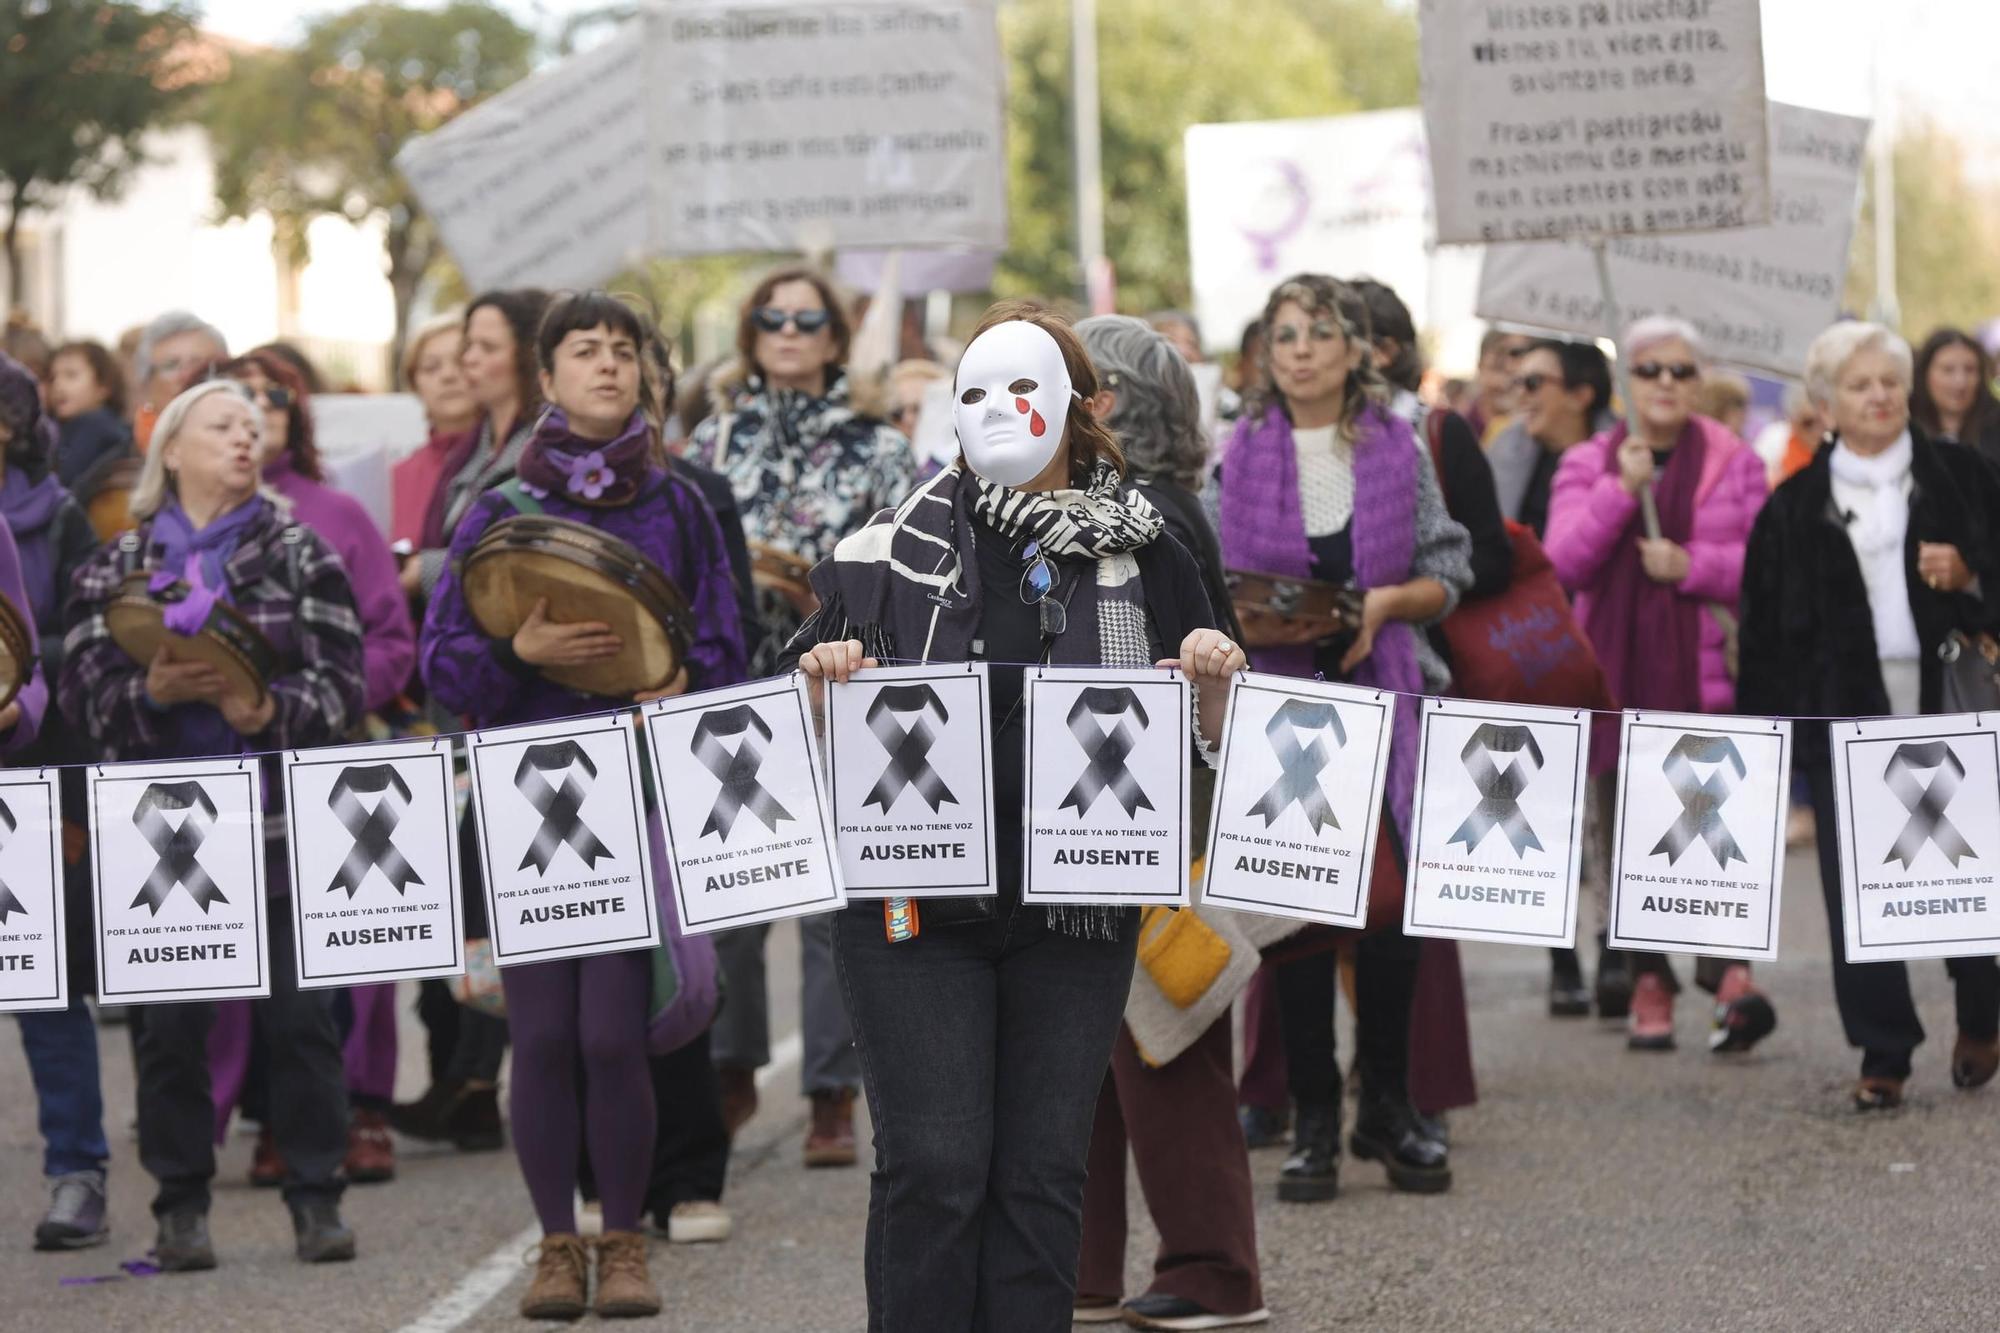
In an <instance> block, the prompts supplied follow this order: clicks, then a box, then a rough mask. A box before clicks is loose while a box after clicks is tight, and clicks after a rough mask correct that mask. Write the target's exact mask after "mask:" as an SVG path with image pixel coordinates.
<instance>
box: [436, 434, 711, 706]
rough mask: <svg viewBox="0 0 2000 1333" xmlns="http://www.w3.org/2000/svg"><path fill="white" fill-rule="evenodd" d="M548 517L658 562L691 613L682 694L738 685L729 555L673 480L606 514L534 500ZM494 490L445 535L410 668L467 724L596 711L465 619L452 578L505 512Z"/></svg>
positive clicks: (468, 615)
mask: <svg viewBox="0 0 2000 1333" xmlns="http://www.w3.org/2000/svg"><path fill="white" fill-rule="evenodd" d="M539 503H540V504H541V506H542V508H543V510H544V511H545V512H546V513H547V514H548V515H549V516H550V517H551V518H566V519H570V520H572V521H573V522H577V523H587V524H589V525H590V526H592V527H595V528H599V529H602V530H603V531H604V532H607V533H609V534H610V535H611V536H613V537H617V538H619V539H620V540H621V541H625V542H628V543H630V544H631V545H632V546H634V547H637V548H638V550H639V551H640V552H641V553H642V554H643V555H645V557H646V558H647V559H649V560H651V561H652V562H653V563H654V564H656V565H658V566H659V567H660V569H661V570H662V571H663V572H664V573H665V574H666V576H667V577H668V578H670V579H672V580H673V581H674V586H675V587H677V588H679V589H680V590H681V592H682V593H683V594H684V595H685V596H686V597H687V599H688V602H689V604H690V606H691V607H692V608H693V611H694V642H693V643H692V644H691V645H690V646H689V648H688V660H687V669H688V688H689V689H690V690H704V689H714V688H716V687H718V686H722V685H733V684H735V683H736V682H737V681H739V680H741V679H743V675H744V670H745V667H744V656H743V633H742V629H741V627H740V623H739V616H738V614H737V607H736V587H735V584H734V583H733V582H732V581H731V579H730V574H729V557H728V556H727V554H725V552H724V550H723V545H722V532H721V529H720V528H719V527H717V525H716V522H715V514H714V511H712V510H711V509H709V507H708V505H707V503H706V502H705V501H704V500H703V499H702V498H701V494H700V492H698V491H697V490H695V488H694V487H693V486H692V485H690V484H689V483H688V482H685V481H683V480H681V479H680V478H679V477H677V476H669V475H667V474H665V473H661V472H655V473H653V474H652V476H651V478H650V479H649V480H648V481H647V483H646V485H645V486H644V487H643V488H642V489H641V490H640V492H639V496H638V498H637V499H635V500H633V501H632V503H630V504H628V505H623V506H620V507H618V508H615V509H606V508H592V507H590V506H586V505H579V504H576V503H574V502H573V501H571V500H569V499H568V498H567V497H565V496H561V495H553V494H552V495H548V496H546V497H541V498H540V500H539ZM514 512H515V511H514V506H513V505H512V504H511V503H510V502H509V501H508V499H507V497H506V496H504V495H502V494H501V493H500V492H498V491H488V492H486V494H484V495H482V496H480V497H479V499H478V500H477V501H476V502H474V504H473V506H472V508H471V509H469V510H467V511H466V513H465V517H464V518H462V519H460V520H459V524H458V528H457V529H456V531H454V532H453V534H452V539H451V555H450V562H449V564H448V566H447V567H446V569H445V572H444V574H443V576H442V577H441V578H440V579H439V580H438V584H437V588H436V590H435V591H434V592H433V593H432V594H431V602H430V609H429V611H428V612H427V613H426V614H425V616H424V628H423V633H422V634H421V636H420V637H419V642H418V658H417V667H418V670H419V671H420V672H421V673H422V675H423V679H424V685H425V686H426V687H427V688H428V689H429V690H430V693H431V697H432V698H433V699H435V700H436V701H437V702H438V703H439V704H441V705H443V706H444V707H445V708H448V709H450V710H451V711H452V712H454V713H460V714H463V715H464V716H466V717H469V718H471V719H472V722H473V725H475V726H480V727H484V726H497V725H506V724H511V723H521V722H541V721H545V720H547V719H550V718H559V717H574V716H577V715H578V714H583V713H595V712H602V711H604V710H605V709H606V708H607V707H609V706H610V705H611V702H612V701H610V700H606V699H598V698H595V697H593V696H591V695H587V694H579V693H578V692H576V691H575V690H571V689H566V688H564V687H563V686H561V685H557V684H555V683H553V682H551V681H549V680H546V679H544V678H543V677H542V676H541V675H540V674H539V673H538V672H536V671H535V669H534V668H533V667H530V666H528V665H526V664H525V663H523V662H521V661H520V660H519V659H518V658H516V657H515V656H514V651H513V645H512V644H511V643H509V642H507V641H506V640H504V639H501V640H496V639H489V638H487V637H486V635H485V634H484V633H482V632H481V631H480V628H479V626H478V624H477V623H475V622H474V621H473V619H472V612H471V610H470V609H469V608H468V607H467V606H466V604H465V595H464V592H463V590H462V589H461V588H460V585H459V581H458V575H459V569H460V567H461V566H462V565H463V563H464V561H465V557H466V556H467V555H468V554H470V553H471V551H472V548H473V547H474V546H475V545H476V544H477V543H478V541H479V538H480V536H481V535H482V534H484V533H485V531H486V529H487V528H489V527H491V526H492V525H493V524H495V523H497V522H499V521H500V520H501V519H503V518H510V517H512V516H513V514H514Z"/></svg>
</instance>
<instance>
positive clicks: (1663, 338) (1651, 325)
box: [1618, 315, 1708, 365]
mask: <svg viewBox="0 0 2000 1333" xmlns="http://www.w3.org/2000/svg"><path fill="white" fill-rule="evenodd" d="M1676 339H1678V340H1679V341H1681V342H1684V343H1686V344H1687V345H1688V350H1689V351H1690V352H1693V353H1694V359H1695V360H1696V361H1697V362H1699V363H1701V364H1702V365H1707V364H1708V346H1707V344H1705V343H1703V342H1702V340H1701V334H1700V332H1698V331H1697V330H1696V329H1695V326H1694V325H1692V324H1690V323H1688V322H1687V321H1686V320H1684V319H1677V318H1675V317H1674V316H1672V315H1648V316H1646V317H1645V318H1644V319H1635V320H1633V321H1632V322H1631V323H1630V324H1628V325H1626V326H1625V336H1624V337H1622V338H1620V339H1619V340H1618V355H1619V356H1621V357H1622V358H1624V359H1625V361H1626V362H1628V363H1636V362H1637V361H1638V360H1639V358H1640V357H1642V356H1644V355H1645V354H1646V353H1648V352H1650V351H1652V350H1653V349H1654V348H1655V347H1658V346H1660V345H1661V344H1662V343H1670V342H1673V341H1675V340H1676Z"/></svg>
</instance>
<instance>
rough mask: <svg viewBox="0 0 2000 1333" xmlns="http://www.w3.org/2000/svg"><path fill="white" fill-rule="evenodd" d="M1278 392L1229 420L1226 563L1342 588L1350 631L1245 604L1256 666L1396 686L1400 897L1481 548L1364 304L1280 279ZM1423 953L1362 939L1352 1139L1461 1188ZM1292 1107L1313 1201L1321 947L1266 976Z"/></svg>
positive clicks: (1388, 881)
mask: <svg viewBox="0 0 2000 1333" xmlns="http://www.w3.org/2000/svg"><path fill="white" fill-rule="evenodd" d="M1263 328H1264V333H1265V342H1266V345H1267V346H1268V347H1269V348H1270V355H1269V366H1270V372H1271V381H1272V389H1271V391H1270V393H1269V394H1268V395H1265V396H1263V397H1262V398H1261V399H1256V400H1253V401H1252V402H1251V404H1250V408H1249V410H1248V411H1247V412H1246V414H1245V416H1244V419H1243V420H1242V421H1241V422H1239V423H1238V424H1237V428H1236V433H1235V435H1234V436H1233V437H1232V438H1231V440H1230V443H1229V446H1228V449H1227V452H1226V453H1225V454H1224V455H1223V463H1222V468H1221V471H1220V472H1219V473H1218V475H1217V482H1218V485H1219V487H1220V492H1221V494H1220V510H1219V515H1220V520H1221V522H1220V524H1219V528H1220V534H1221V538H1222V554H1223V560H1224V562H1225V563H1226V564H1227V565H1228V567H1229V568H1230V569H1231V570H1239V571H1240V570H1250V571H1259V572H1260V573H1265V574H1269V575H1276V576H1280V577H1281V579H1299V580H1306V579H1310V580H1312V581H1313V584H1314V585H1315V586H1324V585H1329V584H1330V585H1335V586H1338V587H1340V588H1341V589H1342V590H1343V592H1344V593H1345V595H1346V597H1347V599H1348V603H1349V605H1350V606H1351V608H1352V610H1351V612H1350V614H1349V617H1348V618H1347V620H1346V622H1345V623H1346V628H1345V629H1342V627H1341V622H1339V621H1336V620H1331V619H1327V618H1317V617H1312V616H1296V617H1292V618H1287V617H1286V616H1285V615H1283V614H1282V613H1281V610H1280V609H1279V608H1275V607H1272V606H1269V605H1264V606H1260V605H1255V604H1247V605H1246V603H1245V601H1244V598H1243V592H1242V588H1243V586H1244V585H1243V583H1242V581H1239V591H1238V602H1237V611H1238V614H1239V615H1241V617H1242V620H1243V635H1244V638H1246V639H1247V640H1249V642H1250V645H1251V654H1250V655H1251V660H1252V661H1253V662H1255V663H1256V665H1257V666H1258V667H1259V669H1261V670H1265V671H1272V672H1278V673H1281V674H1285V675H1294V676H1310V675H1313V674H1315V673H1317V674H1319V675H1321V676H1323V677H1324V678H1325V679H1327V680H1352V681H1355V682H1358V683H1361V684H1366V685H1373V686H1376V687H1378V688H1381V689H1385V690H1395V691H1398V692H1399V694H1400V696H1401V697H1399V699H1398V701H1397V706H1396V719H1395V724H1394V726H1393V728H1392V729H1391V732H1390V747H1391V748H1390V756H1389V767H1388V778H1387V785H1388V792H1387V805H1388V811H1387V813H1388V814H1389V815H1390V816H1391V817H1390V818H1387V819H1384V820H1383V831H1382V839H1381V844H1380V848H1381V850H1383V851H1386V852H1389V853H1390V854H1389V855H1386V856H1385V855H1378V856H1377V858H1376V862H1375V865H1376V871H1375V874H1376V887H1375V889H1374V890H1373V892H1376V893H1382V892H1384V890H1386V891H1387V892H1388V893H1390V894H1395V893H1398V892H1399V891H1400V888H1401V885H1402V880H1403V862H1404V857H1405V856H1406V855H1407V854H1408V845H1409V825H1410V805H1411V801H1412V798H1413V795H1414V792H1415V785H1416V751H1417V733H1418V726H1419V724H1418V715H1417V706H1416V696H1417V695H1419V694H1421V693H1434V692H1439V691H1442V690H1443V689H1444V688H1445V686H1446V684H1447V683H1448V682H1449V679H1450V675H1449V672H1448V671H1447V670H1446V668H1445V665H1444V663H1443V661H1442V660H1441V659H1439V658H1438V656H1437V654H1436V653H1435V651H1434V650H1433V649H1432V648H1431V646H1430V642H1429V640H1428V639H1427V638H1426V637H1425V636H1424V635H1423V634H1421V633H1419V632H1417V631H1418V630H1419V629H1420V628H1421V627H1423V626H1426V625H1430V624H1433V623H1435V622H1436V621H1438V620H1441V619H1442V618H1443V617H1444V616H1445V615H1447V614H1448V613H1449V612H1450V611H1451V609H1452V607H1453V606H1454V605H1455V604H1456V603H1457V601H1458V599H1459V597H1460V596H1462V595H1463V594H1464V592H1465V590H1466V589H1467V588H1469V587H1470V586H1471V584H1472V568H1471V565H1470V563H1469V551H1470V549H1471V543H1470V539H1469V538H1468V537H1467V536H1466V532H1465V529H1464V528H1462V527H1460V526H1459V525H1458V524H1457V523H1455V522H1453V521H1452V518H1451V516H1450V514H1448V513H1447V512H1446V511H1445V506H1444V500H1443V498H1442V496H1441V495H1440V494H1439V492H1438V483H1437V477H1436V476H1435V474H1433V472H1432V471H1431V464H1430V459H1429V457H1428V455H1427V453H1426V452H1425V450H1424V449H1423V447H1422V446H1421V445H1420V444H1419V443H1418V441H1417V440H1416V438H1415V435H1414V434H1413V432H1412V431H1411V428H1410V426H1409V425H1408V423H1406V422H1405V421H1403V420H1402V419H1401V418H1400V417H1397V416H1395V415H1394V414H1393V413H1391V412H1390V411H1389V390H1388V386H1387V385H1386V384H1385V383H1384V381H1383V380H1382V377H1381V375H1380V374H1379V373H1378V372H1377V371H1376V369H1375V366H1374V362H1373V359H1372V356H1371V348H1370V326H1369V322H1368V311H1367V307H1366V305H1365V303H1364V302H1363V300H1362V297H1361V295H1360V293H1358V292H1356V291H1355V290H1354V289H1353V288H1351V287H1349V286H1348V285H1346V284H1345V283H1341V282H1337V281H1335V280H1334V279H1332V278H1328V277H1324V276H1322V275H1319V274H1300V275H1298V276H1296V277H1293V278H1288V279H1286V280H1285V281H1284V282H1282V283H1280V284H1279V285H1278V287H1277V289H1276V290H1275V291H1273V292H1272V293H1271V297H1270V300H1269V301H1268V302H1266V304H1265V307H1264V317H1263ZM1417 956H1418V950H1417V942H1416V941H1415V940H1412V939H1408V938H1406V937H1405V936H1404V934H1403V931H1402V921H1401V917H1400V914H1398V916H1397V917H1396V919H1395V920H1394V921H1392V922H1386V923H1384V924H1383V925H1382V927H1381V928H1380V929H1378V930H1375V931H1373V932H1371V933H1369V934H1367V935H1365V936H1363V937H1362V938H1361V940H1360V941H1359V942H1358V943H1357V944H1356V945H1355V969H1354V971H1355V978H1354V980H1355V1011H1356V1012H1355V1019H1356V1024H1357V1029H1358V1031H1357V1045H1358V1046H1359V1051H1358V1053H1357V1054H1358V1058H1357V1061H1356V1064H1357V1067H1358V1068H1359V1070H1360V1074H1361V1078H1362V1094H1361V1099H1360V1105H1359V1109H1358V1112H1357V1115H1356V1121H1355V1125H1354V1133H1353V1136H1352V1140H1351V1144H1352V1147H1353V1149H1354V1151H1355V1153H1356V1155H1357V1156H1366V1157H1370V1158H1374V1159H1376V1160H1379V1161H1381V1162H1382V1164H1383V1165H1384V1166H1385V1167H1386V1168H1387V1169H1388V1173H1389V1180H1390V1183H1391V1184H1392V1185H1394V1186H1395V1187H1396V1188H1398V1189H1405V1190H1413V1191H1417V1192H1423V1193H1431V1192H1436V1191H1440V1190H1444V1189H1447V1188H1449V1187H1450V1184H1451V1166H1450V1158H1449V1153H1448V1149H1447V1145H1446V1143H1445V1140H1444V1137H1443V1135H1442V1133H1441V1132H1440V1131H1439V1129H1438V1127H1436V1126H1435V1125H1434V1124H1432V1123H1431V1122H1427V1121H1423V1120H1420V1119H1419V1118H1418V1116H1417V1115H1416V1113H1415V1111H1414V1110H1413V1108H1412V1107H1411V1105H1410V1099H1409V1090H1408V1079H1409V1050H1410V1015H1411V1006H1412V1003H1413V1001H1414V999H1415V995H1416V984H1417ZM1272 977H1273V985H1274V988H1275V990H1276V992H1277V996H1278V1006H1279V1011H1280V1014H1281V1017H1282V1028H1283V1033H1284V1044H1285V1064H1286V1069H1287V1073H1288V1075H1289V1079H1290V1083H1291V1090H1292V1097H1293V1100H1294V1102H1295V1104H1296V1107H1297V1118H1296V1121H1295V1128H1294V1133H1293V1146H1292V1153H1291V1156H1289V1157H1288V1158H1286V1159H1285V1163H1284V1166H1283V1167H1282V1168H1281V1169H1280V1172H1279V1176H1278V1197H1279V1198H1280V1199H1285V1200H1289V1201H1293V1202H1302V1203H1303V1202H1313V1201H1319V1200H1325V1199H1331V1198H1333V1197H1334V1196H1335V1193H1336V1191H1337V1188H1338V1181H1339V1157H1340V1118H1341V1078H1340V1069H1339V1066H1338V1064H1337V1063H1336V1061H1335V1058H1334V1026H1333V1006H1334V993H1335V989H1336V987H1335V973H1334V957H1333V955H1332V953H1331V952H1318V953H1312V954H1309V955H1307V956H1305V957H1301V958H1297V959H1294V960H1293V961H1290V962H1284V963H1281V964H1278V965H1276V966H1275V967H1274V968H1273V971H1272Z"/></svg>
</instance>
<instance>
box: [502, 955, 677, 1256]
mask: <svg viewBox="0 0 2000 1333" xmlns="http://www.w3.org/2000/svg"><path fill="white" fill-rule="evenodd" d="M652 982H653V971H652V964H651V956H650V955H649V954H648V953H647V952H646V951H645V950H644V949H640V950H637V951H635V952H631V953H613V954H596V955H593V956H592V957H589V958H568V959H563V960H561V961H559V962H553V963H528V964H525V965H523V966H518V967H505V968H502V969H500V984H501V986H502V987H503V988H504V989H505V990H506V992H507V1026H508V1028H509V1030H510V1031H511V1034H512V1036H513V1040H514V1074H513V1089H512V1093H511V1096H510V1100H509V1106H510V1107H511V1109H512V1112H513V1117H514V1125H513V1131H514V1132H513V1139H514V1155H515V1156H516V1157H518V1158H520V1159H521V1175H522V1177H523V1178H524V1179H526V1181H527V1182H528V1197H529V1198H531V1199H532V1200H534V1204H535V1216H536V1217H537V1218H538V1219H540V1221H541V1224H542V1232H543V1234H545V1235H574V1234H575V1233H576V1169H577V1157H578V1149H579V1146H580V1142H581V1141H582V1140H583V1139H584V1138H585V1136H588V1142H589V1146H590V1162H591V1167H592V1169H593V1170H594V1171H595V1173H596V1175H597V1184H598V1189H599V1191H600V1193H601V1194H602V1196H603V1202H604V1228H605V1230H607V1231H637V1230H638V1229H639V1210H640V1208H641V1207H642V1206H643V1204H644V1203H645V1197H646V1179H647V1174H648V1171H649V1169H650V1167H651V1163H652V1158H653V1081H652V1077H651V1074H650V1072H649V1070H648V1068H647V1065H646V1019H647V1008H648V1006H649V1005H650V1004H651V1002H652ZM579 1056H581V1064H582V1067H583V1077H584V1086H585V1093H584V1098H583V1100H584V1102H585V1105H584V1106H583V1110H582V1115H581V1117H579V1115H578V1110H577V1100H578V1099H577V1087H576V1076H577V1066H578V1064H579V1059H578V1057H579ZM579 1118H580V1119H581V1121H582V1123H581V1124H580V1125H579V1123H578V1121H579Z"/></svg>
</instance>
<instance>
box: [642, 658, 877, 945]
mask: <svg viewBox="0 0 2000 1333" xmlns="http://www.w3.org/2000/svg"><path fill="white" fill-rule="evenodd" d="M645 718H646V744H647V747H648V748H649V749H650V750H651V751H652V758H653V773H654V776H655V778H656V779H657V781H658V785H659V790H660V814H661V817H662V821H663V822H664V824H665V826H666V828H665V832H666V835H667V854H668V855H669V856H670V857H672V858H673V863H674V865H673V873H674V903H675V905H676V906H677V907H678V908H679V909H680V917H681V929H683V930H685V931H686V932H687V933H689V934H690V935H700V934H704V933H706V932H709V931H715V930H727V929H729V928H730V927H732V926H747V925H752V924H754V923H756V922H759V921H778V920H782V919H784V918H785V917H791V916H813V915H815V914H817V913H820V912H831V911H835V910H837V909H838V908H840V907H842V906H844V905H845V904H846V902H847V894H846V892H845V890H844V889H843V888H842V886H841V879H840V864H839V853H838V852H837V851H836V850H835V848H834V841H833V826H832V824H831V822H830V821H829V820H828V819H827V816H826V798H825V795H824V793H823V792H822V791H821V790H820V760H819V746H818V743H817V742H816V740H815V739H814V736H813V728H812V704H811V702H810V698H809V696H808V695H807V693H806V683H805V678H804V677H802V676H798V675H796V674H794V675H790V676H777V677H772V678H771V679H768V680H755V681H751V682H750V683H748V684H746V685H738V686H736V687H734V688H733V689H727V690H705V691H703V692H702V693H700V694H693V695H684V696H682V697H681V698H678V699H663V700H661V701H660V702H659V703H657V704H653V705H650V706H648V708H647V710H646V713H645Z"/></svg>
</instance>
